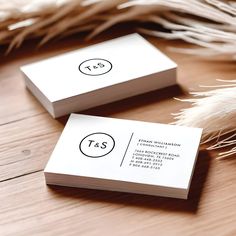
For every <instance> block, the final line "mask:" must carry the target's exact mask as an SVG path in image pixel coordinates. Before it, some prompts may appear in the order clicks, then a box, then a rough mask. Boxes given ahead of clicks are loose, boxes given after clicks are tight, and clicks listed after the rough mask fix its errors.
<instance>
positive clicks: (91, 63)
mask: <svg viewBox="0 0 236 236" xmlns="http://www.w3.org/2000/svg"><path fill="white" fill-rule="evenodd" d="M111 69H112V64H111V62H109V61H108V60H105V59H101V58H94V59H89V60H86V61H83V62H82V63H81V64H80V65H79V71H80V72H81V73H83V74H85V75H91V76H97V75H104V74H106V73H108V72H109V71H110V70H111Z"/></svg>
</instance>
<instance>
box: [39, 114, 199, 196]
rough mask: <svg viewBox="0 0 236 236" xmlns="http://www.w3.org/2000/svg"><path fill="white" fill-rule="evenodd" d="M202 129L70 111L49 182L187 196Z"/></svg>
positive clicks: (47, 173) (51, 164)
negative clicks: (79, 113)
mask: <svg viewBox="0 0 236 236" xmlns="http://www.w3.org/2000/svg"><path fill="white" fill-rule="evenodd" d="M201 134H202V129H199V128H190V127H182V126H174V125H164V124H157V123H147V122H140V121H131V120H121V119H114V118H103V117H96V116H87V115H76V114H72V115H71V116H70V118H69V120H68V122H67V124H66V127H65V129H64V131H63V133H62V135H61V137H60V139H59V141H58V143H57V145H56V147H55V150H54V151H53V153H52V156H51V158H50V160H49V162H48V164H47V166H46V168H45V170H44V173H45V178H46V182H47V184H54V185H64V186H72V187H81V188H92V189H102V190H111V191H123V192H133V193H140V194H149V195H158V196H166V197H174V198H183V199H186V198H187V196H188V192H189V187H190V183H191V178H192V174H193V170H194V165H195V162H196V157H197V154H198V148H199V143H200V139H201Z"/></svg>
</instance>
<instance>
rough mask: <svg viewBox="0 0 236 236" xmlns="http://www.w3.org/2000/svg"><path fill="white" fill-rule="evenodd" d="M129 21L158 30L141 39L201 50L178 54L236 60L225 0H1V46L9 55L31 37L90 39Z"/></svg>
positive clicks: (232, 15) (235, 6)
mask: <svg viewBox="0 0 236 236" xmlns="http://www.w3.org/2000/svg"><path fill="white" fill-rule="evenodd" d="M128 21H135V22H137V26H138V25H139V24H138V23H140V22H152V23H154V24H156V25H158V27H156V29H154V30H150V29H144V28H140V29H138V30H139V31H140V32H142V33H144V34H151V35H153V36H158V37H162V38H167V39H182V40H185V41H187V42H189V43H193V44H196V45H198V46H200V47H198V48H196V49H175V50H177V51H178V52H183V53H195V54H199V55H203V56H213V55H227V56H228V58H230V59H236V3H235V2H234V1H230V0H148V1H147V0H31V1H28V0H10V1H5V0H0V44H4V43H5V44H9V50H11V49H13V48H15V47H19V46H20V45H21V44H22V42H23V41H24V40H25V39H27V38H33V37H40V38H42V41H41V44H44V43H46V42H47V41H48V40H51V39H53V38H55V37H58V36H63V37H64V36H67V35H69V34H73V33H76V32H81V31H88V32H90V35H89V37H92V36H95V35H96V34H98V33H100V32H102V31H104V30H106V29H108V28H109V27H111V26H112V25H115V24H117V23H119V22H128ZM159 26H161V27H162V29H163V30H160V27H159ZM212 58H213V57H212Z"/></svg>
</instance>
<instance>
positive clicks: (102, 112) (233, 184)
mask: <svg viewBox="0 0 236 236" xmlns="http://www.w3.org/2000/svg"><path fill="white" fill-rule="evenodd" d="M114 36H117V35H116V34H112V36H110V35H109V34H108V33H107V34H103V35H102V36H99V37H98V38H97V39H95V40H93V41H90V42H84V41H83V40H82V36H80V35H79V36H78V35H77V36H74V37H72V38H69V39H64V40H62V41H60V42H56V43H55V42H53V43H50V44H48V45H47V46H44V47H42V48H40V49H38V50H36V49H34V48H35V45H36V43H35V42H26V43H25V44H24V46H23V47H22V48H21V49H20V50H17V51H15V52H13V53H11V54H10V55H9V56H7V57H5V56H3V51H4V48H1V59H0V60H1V66H0V202H1V205H0V235H4V236H5V235H14V236H15V235H17V236H19V235H22V236H26V235H83V236H84V235H85V236H86V235H111V234H112V235H181V236H182V235H208V236H209V235H214V236H215V235H227V236H231V235H236V178H235V176H236V169H235V168H236V167H235V164H236V158H232V159H229V160H224V161H218V160H216V158H215V157H216V153H214V152H207V151H204V150H202V151H201V152H200V154H199V158H198V162H197V166H196V171H195V173H194V177H193V181H192V185H191V190H190V195H189V199H188V200H178V199H170V198H162V197H152V196H143V195H136V194H128V193H118V192H107V191H96V190H86V189H73V188H67V187H55V186H54V187H49V186H46V184H45V181H44V175H43V169H44V167H45V164H46V162H47V161H48V159H49V157H50V154H51V152H52V150H53V148H54V146H55V144H56V142H57V140H58V138H59V136H60V134H61V132H62V130H63V127H64V125H65V122H66V120H67V118H68V117H63V118H60V119H57V120H54V119H53V118H52V117H50V115H49V114H48V113H47V112H46V111H45V109H44V108H43V107H42V106H41V105H40V104H39V103H38V102H37V100H36V99H35V98H34V97H33V96H32V95H31V94H30V93H29V92H28V91H27V90H26V89H25V87H24V82H23V79H22V76H21V73H20V71H19V67H20V66H21V65H23V64H26V63H29V62H33V61H36V60H39V59H43V58H47V57H49V56H53V55H57V54H60V53H62V52H65V51H70V50H73V49H76V48H79V47H84V46H86V45H88V44H93V43H96V42H100V41H103V40H105V39H108V38H112V37H114ZM147 39H148V40H149V41H150V42H151V43H153V44H154V45H156V47H158V48H159V49H161V50H162V51H163V52H165V53H166V54H167V55H169V56H170V57H171V58H172V59H173V60H175V61H176V62H177V64H178V65H179V71H178V82H179V86H174V87H171V88H167V89H162V90H160V91H155V92H151V93H147V94H144V95H140V96H137V97H133V98H129V99H126V100H123V101H119V102H115V103H112V104H108V105H104V106H100V107H97V108H94V109H90V110H88V111H84V112H83V113H84V114H93V115H98V116H108V117H117V118H124V119H133V120H142V121H150V122H161V123H169V122H171V121H173V117H172V116H171V113H174V112H177V111H179V109H180V108H183V107H186V106H188V105H189V104H185V103H181V102H178V101H176V100H174V99H173V97H181V98H182V97H188V96H189V95H188V91H191V90H193V89H197V90H199V87H198V85H199V84H204V85H213V84H215V83H216V81H215V79H218V78H220V79H226V80H228V79H235V78H236V67H235V63H233V62H223V61H207V60H204V59H201V58H198V57H196V56H192V55H181V54H177V53H174V52H171V51H168V50H167V46H181V47H185V46H188V45H187V44H185V43H183V42H179V41H173V42H167V41H165V40H160V39H156V38H152V37H147Z"/></svg>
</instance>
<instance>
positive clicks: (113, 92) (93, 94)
mask: <svg viewBox="0 0 236 236" xmlns="http://www.w3.org/2000/svg"><path fill="white" fill-rule="evenodd" d="M21 70H22V72H23V75H24V78H25V83H26V86H27V88H28V89H29V90H30V91H31V92H32V93H33V94H34V95H35V97H36V98H37V99H38V100H39V101H40V102H41V103H42V105H43V106H44V107H45V108H46V109H47V110H48V112H49V113H50V114H51V115H52V116H53V117H59V116H63V115H66V114H70V113H73V112H78V111H81V110H85V109H88V108H91V107H95V106H99V105H102V104H106V103H109V102H113V101H117V100H120V99H124V98H127V97H131V96H135V95H138V94H142V93H146V92H149V91H153V90H157V89H160V88H164V87H168V86H172V85H174V84H176V70H177V65H176V63H175V62H173V61H172V60H171V59H170V58H168V57H167V56H166V55H164V54H163V53H162V52H161V51H159V50H158V49H157V48H156V47H154V46H153V45H152V44H150V43H149V42H148V41H147V40H146V39H144V38H143V37H142V36H141V35H139V34H130V35H125V36H122V37H119V38H115V39H112V40H108V41H105V42H102V43H99V44H95V45H91V46H89V47H86V48H81V49H78V50H74V51H71V52H68V53H64V54H61V55H59V56H56V57H52V58H48V59H46V60H42V61H38V62H35V63H32V64H28V65H25V66H22V67H21Z"/></svg>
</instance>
